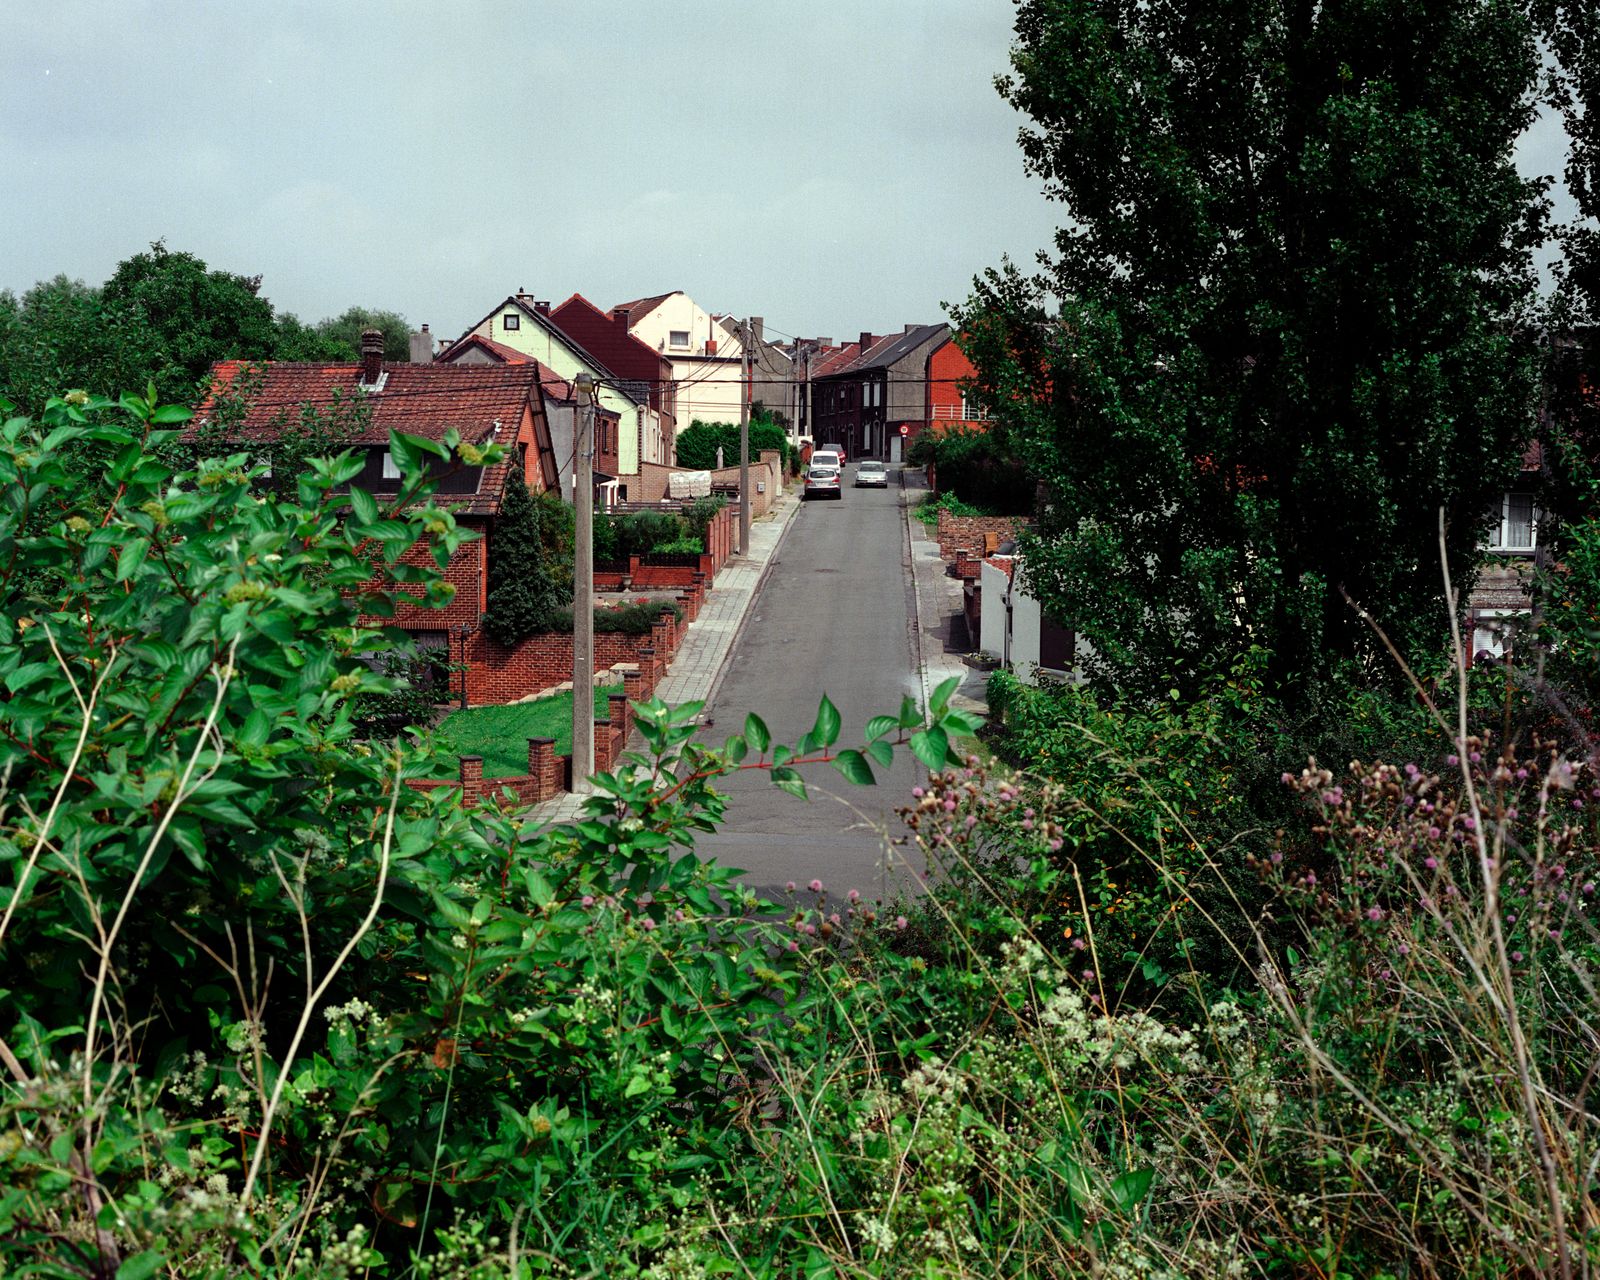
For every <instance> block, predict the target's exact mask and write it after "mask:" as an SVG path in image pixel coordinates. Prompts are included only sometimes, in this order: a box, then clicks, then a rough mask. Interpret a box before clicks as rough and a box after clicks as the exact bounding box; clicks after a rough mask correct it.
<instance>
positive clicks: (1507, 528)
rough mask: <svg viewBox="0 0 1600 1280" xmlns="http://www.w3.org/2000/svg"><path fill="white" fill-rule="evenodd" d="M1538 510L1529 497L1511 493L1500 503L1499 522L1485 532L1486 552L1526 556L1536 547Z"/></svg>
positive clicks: (1524, 494)
mask: <svg viewBox="0 0 1600 1280" xmlns="http://www.w3.org/2000/svg"><path fill="white" fill-rule="evenodd" d="M1538 536H1539V507H1538V505H1537V504H1536V503H1535V502H1534V500H1533V494H1531V493H1525V492H1523V493H1519V492H1517V491H1515V490H1513V491H1511V492H1509V493H1507V494H1505V495H1504V496H1503V497H1502V498H1501V499H1500V521H1499V523H1498V524H1496V525H1494V526H1493V527H1492V528H1491V529H1490V531H1489V550H1490V551H1498V552H1503V553H1505V554H1508V555H1509V554H1515V553H1521V554H1527V553H1528V552H1531V551H1532V550H1533V549H1534V547H1535V546H1536V545H1537V542H1538Z"/></svg>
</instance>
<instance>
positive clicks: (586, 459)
mask: <svg viewBox="0 0 1600 1280" xmlns="http://www.w3.org/2000/svg"><path fill="white" fill-rule="evenodd" d="M573 387H574V389H575V391H576V394H577V398H578V423H577V428H578V438H577V441H576V442H575V443H576V446H577V447H576V448H575V449H574V450H573V464H572V506H573V523H574V526H575V527H574V529H573V534H574V537H573V547H572V791H573V794H574V795H588V794H589V792H590V791H591V790H593V788H592V787H591V786H590V785H589V775H590V774H591V773H593V772H594V378H593V377H592V376H590V375H589V374H587V373H580V374H579V375H578V376H577V377H576V378H575V379H573Z"/></svg>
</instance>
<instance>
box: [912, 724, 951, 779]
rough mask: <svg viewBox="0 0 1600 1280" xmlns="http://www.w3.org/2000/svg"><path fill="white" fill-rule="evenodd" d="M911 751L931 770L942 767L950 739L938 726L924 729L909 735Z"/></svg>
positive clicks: (937, 769) (947, 754)
mask: <svg viewBox="0 0 1600 1280" xmlns="http://www.w3.org/2000/svg"><path fill="white" fill-rule="evenodd" d="M911 753H912V754H913V755H915V756H916V757H917V759H918V760H920V761H922V763H923V764H925V765H927V766H928V769H929V770H930V771H931V772H938V771H939V770H940V769H942V768H944V765H945V760H946V759H947V758H948V757H949V755H950V739H949V738H947V737H946V736H945V732H944V730H943V729H940V728H937V727H936V728H933V729H924V730H923V731H922V732H921V733H914V734H912V735H911Z"/></svg>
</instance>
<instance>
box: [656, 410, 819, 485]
mask: <svg viewBox="0 0 1600 1280" xmlns="http://www.w3.org/2000/svg"><path fill="white" fill-rule="evenodd" d="M719 448H720V449H721V450H722V465H723V466H725V467H736V466H738V465H739V424H738V423H737V422H702V421H700V419H698V418H696V419H695V420H694V421H693V422H691V423H690V424H689V425H688V427H686V428H685V429H684V430H682V431H680V432H678V441H677V450H678V465H679V466H680V467H683V468H685V469H686V470H690V471H714V470H715V469H716V467H717V450H718V449H719ZM763 449H776V450H778V452H779V453H780V454H782V455H783V466H784V469H785V470H789V469H790V467H791V458H792V457H793V455H794V446H793V445H792V444H790V442H789V432H788V430H787V429H786V428H785V427H784V425H783V423H782V422H781V421H779V419H778V417H777V415H775V414H769V413H766V412H765V411H761V410H758V411H756V412H754V413H752V414H751V415H750V460H751V461H752V462H755V461H758V460H759V459H760V457H761V451H762V450H763Z"/></svg>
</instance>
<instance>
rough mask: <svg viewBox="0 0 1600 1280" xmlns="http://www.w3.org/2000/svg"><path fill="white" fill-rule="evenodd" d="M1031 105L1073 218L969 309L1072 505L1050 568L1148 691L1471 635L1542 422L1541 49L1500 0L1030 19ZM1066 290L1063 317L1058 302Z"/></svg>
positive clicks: (1091, 8) (1042, 585) (983, 288)
mask: <svg viewBox="0 0 1600 1280" xmlns="http://www.w3.org/2000/svg"><path fill="white" fill-rule="evenodd" d="M1016 30H1017V37H1018V38H1017V44H1016V46H1015V48H1014V51H1013V55H1012V65H1013V73H1012V74H1011V75H1010V76H1008V77H1004V78H1002V79H1000V80H999V81H998V82H997V83H998V87H999V89H1000V91H1001V93H1002V94H1003V96H1004V97H1005V98H1006V99H1007V100H1008V101H1009V102H1010V103H1012V104H1013V105H1014V106H1016V107H1017V108H1018V109H1019V110H1020V111H1022V112H1023V113H1025V114H1026V115H1027V116H1028V117H1029V118H1030V119H1031V121H1032V127H1030V128H1026V129H1024V130H1023V132H1022V135H1021V145H1022V149H1023V152H1024V155H1025V157H1026V160H1027V165H1028V167H1029V169H1030V171H1031V172H1033V173H1034V174H1036V175H1037V176H1038V177H1040V178H1041V179H1043V180H1044V183H1045V190H1046V193H1047V194H1048V195H1049V196H1050V197H1051V198H1053V199H1057V200H1060V201H1062V202H1063V204H1064V205H1065V207H1066V213H1067V215H1068V217H1069V219H1070V221H1069V222H1068V224H1067V225H1066V226H1064V227H1063V229H1062V230H1061V231H1060V232H1059V233H1058V235H1057V237H1056V247H1055V254H1054V255H1053V257H1050V258H1048V259H1046V261H1045V268H1044V271H1043V272H1042V274H1040V275H1039V276H1037V277H1036V278H1032V279H1027V278H1024V277H1023V276H1022V275H1021V274H1020V273H1019V272H1017V271H1016V270H1015V269H1014V268H1010V267H1007V268H1006V269H1005V270H1003V271H995V272H990V273H988V274H987V275H986V276H985V277H984V278H983V279H981V280H980V281H979V282H978V285H977V289H976V294H975V297H974V298H973V299H972V300H971V302H970V303H969V305H967V306H966V307H964V308H960V309H958V315H957V324H958V326H959V327H961V328H963V329H964V330H966V331H967V332H968V333H969V334H970V343H969V345H970V352H971V355H972V356H973V359H974V363H975V365H976V367H977V368H978V370H979V375H980V376H979V379H978V382H979V388H980V390H981V392H982V393H983V394H984V396H985V399H986V400H987V402H988V403H990V404H992V405H994V406H996V409H997V414H998V417H999V418H1000V420H1001V424H1002V429H1003V430H1004V432H1005V433H1006V435H1005V438H1006V440H1007V441H1008V445H1009V447H1010V449H1011V451H1012V452H1013V454H1014V456H1016V457H1018V458H1020V459H1022V460H1024V461H1025V462H1026V464H1027V465H1028V466H1029V468H1030V469H1031V470H1032V471H1033V473H1034V475H1035V476H1036V478H1037V479H1038V480H1040V481H1042V482H1043V483H1044V485H1045V486H1046V489H1045V495H1046V500H1045V501H1044V503H1043V505H1042V510H1041V511H1040V516H1041V521H1040V529H1039V536H1038V537H1037V539H1036V540H1034V541H1033V542H1031V543H1030V545H1029V547H1028V565H1027V575H1028V579H1029V581H1031V583H1032V584H1033V586H1034V588H1035V589H1036V590H1037V591H1038V592H1039V593H1040V594H1041V596H1042V597H1043V598H1044V600H1045V601H1046V602H1047V605H1048V607H1049V609H1050V611H1051V612H1052V613H1054V614H1056V615H1057V616H1059V617H1060V618H1062V619H1063V620H1068V621H1070V622H1072V623H1073V624H1074V625H1076V627H1077V628H1078V630H1079V633H1080V634H1081V635H1083V636H1085V637H1086V638H1087V639H1089V640H1090V641H1091V642H1092V644H1093V645H1094V648H1095V652H1096V654H1097V658H1096V660H1095V663H1094V666H1093V671H1094V673H1095V674H1096V675H1097V676H1098V677H1099V678H1100V679H1102V680H1103V681H1105V682H1107V683H1109V684H1113V685H1118V686H1121V687H1124V688H1127V689H1131V690H1152V689H1161V690H1165V689H1166V688H1168V687H1169V685H1171V684H1178V685H1182V686H1183V687H1185V688H1187V689H1194V688H1197V687H1198V686H1199V682H1200V680H1201V678H1202V672H1203V669H1204V668H1206V667H1207V666H1212V667H1215V666H1218V665H1220V664H1224V663H1225V662H1226V660H1227V658H1228V656H1229V655H1234V654H1239V653H1241V652H1243V651H1244V650H1245V649H1247V648H1248V647H1250V646H1251V645H1259V646H1263V647H1265V648H1267V649H1269V650H1270V651H1271V652H1272V654H1273V663H1272V667H1271V669H1270V671H1269V675H1268V687H1269V688H1271V689H1273V690H1274V691H1275V692H1278V693H1280V694H1283V695H1285V696H1294V697H1305V696H1310V695H1312V693H1313V691H1314V689H1315V687H1316V686H1317V684H1318V681H1319V678H1321V677H1323V676H1325V675H1326V673H1327V672H1328V671H1329V670H1330V669H1331V668H1332V667H1333V666H1334V665H1335V664H1337V663H1339V662H1340V661H1342V660H1344V659H1347V658H1350V657H1352V656H1361V655H1365V654H1368V653H1370V652H1371V651H1372V647H1373V646H1372V641H1371V638H1370V636H1369V634H1368V632H1367V630H1366V628H1365V624H1363V623H1362V622H1361V621H1360V620H1359V619H1358V618H1357V616H1356V615H1355V614H1354V612H1353V611H1352V610H1351V609H1350V608H1349V607H1348V606H1347V605H1346V603H1345V601H1344V600H1343V598H1342V595H1343V593H1344V592H1348V593H1349V595H1350V596H1351V597H1352V598H1354V599H1355V600H1356V601H1358V602H1359V603H1360V604H1361V605H1362V606H1363V607H1364V608H1366V609H1367V610H1369V611H1370V612H1371V614H1372V615H1373V616H1374V617H1375V618H1376V619H1377V621H1378V622H1380V623H1381V624H1382V625H1383V626H1384V627H1385V628H1386V629H1388V631H1389V632H1390V634H1391V635H1393V636H1394V637H1395V638H1396V639H1397V641H1398V643H1400V644H1401V645H1402V646H1404V647H1406V648H1408V649H1411V650H1413V651H1434V650H1436V649H1437V646H1438V642H1439V640H1440V638H1441V628H1442V626H1443V623H1444V617H1445V615H1444V611H1443V608H1442V589H1441V583H1440V575H1439V568H1438V565H1439V553H1438V547H1437V539H1438V519H1439V515H1438V513H1439V510H1440V508H1441V507H1442V508H1443V509H1444V510H1445V513H1446V517H1447V523H1448V529H1447V546H1448V550H1449V554H1450V559H1451V563H1452V565H1453V567H1454V569H1455V570H1456V575H1457V579H1456V580H1457V583H1458V584H1460V583H1461V582H1462V580H1463V579H1466V578H1468V577H1469V576H1470V570H1471V567H1472V566H1473V564H1474V562H1475V560H1476V558H1477V556H1478V555H1479V551H1478V543H1479V538H1480V536H1481V533H1482V531H1483V528H1484V525H1485V515H1484V513H1485V512H1486V511H1487V510H1488V509H1489V508H1490V506H1491V504H1492V501H1493V499H1494V497H1495V495H1496V494H1497V493H1498V492H1499V491H1500V490H1501V489H1502V487H1503V486H1504V484H1505V483H1506V481H1507V480H1508V479H1509V477H1510V476H1511V475H1512V474H1513V473H1514V472H1515V471H1516V469H1517V466H1518V462H1519V459H1520V456H1521V453H1522V450H1523V447H1524V444H1525V442H1526V440H1527V438H1528V435H1529V432H1530V429H1531V425H1532V421H1533V413H1532V409H1533V398H1534V383H1535V377H1534V361H1533V358H1532V354H1531V347H1532V343H1531V342H1530V341H1529V340H1528V338H1527V336H1526V335H1527V333H1528V328H1529V322H1530V319H1531V310H1532V307H1533V305H1534V274H1533V271H1532V268H1531V265H1530V250H1531V247H1532V246H1533V245H1534V244H1535V243H1537V241H1538V240H1539V237H1540V235H1541V231H1542V227H1543V224H1544V220H1545V216H1546V210H1547V201H1546V200H1545V198H1544V185H1545V184H1544V183H1543V182H1540V181H1525V180H1523V179H1521V178H1520V177H1519V176H1518V175H1517V173H1516V170H1515V168H1514V167H1513V164H1512V156H1511V152H1512V145H1513V143H1514V142H1515V140H1516V139H1517V137H1518V136H1519V135H1520V134H1521V132H1522V131H1523V130H1524V128H1525V127H1526V126H1527V124H1528V123H1529V121H1530V120H1531V118H1532V101H1533V91H1534V88H1535V85H1536V82H1537V77H1538V73H1539V57H1538V53H1537V51H1536V48H1535V43H1534V39H1533V33H1532V30H1531V27H1530V24H1529V22H1528V20H1527V19H1526V18H1525V17H1524V16H1523V14H1522V13H1521V12H1519V10H1518V9H1517V8H1516V7H1515V6H1511V5H1507V4H1504V3H1500V2H1498V0H1416V2H1414V3H1404V4H1402V3H1399V2H1398V0H1366V2H1365V3H1351V2H1348V0H1340V2H1338V3H1331V4H1322V5H1313V4H1311V3H1310V2H1309V0H1292V2H1290V3H1280V2H1279V0H1217V2H1216V3H1210V4H1203V5H1202V4H1198V3H1196V4H1176V5H1175V4H1155V5H1139V6H1134V5H1123V4H1115V3H1111V0H1020V2H1019V4H1018V10H1017V26H1016ZM1049 299H1055V300H1059V301H1053V302H1052V301H1048V300H1049Z"/></svg>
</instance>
